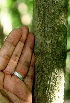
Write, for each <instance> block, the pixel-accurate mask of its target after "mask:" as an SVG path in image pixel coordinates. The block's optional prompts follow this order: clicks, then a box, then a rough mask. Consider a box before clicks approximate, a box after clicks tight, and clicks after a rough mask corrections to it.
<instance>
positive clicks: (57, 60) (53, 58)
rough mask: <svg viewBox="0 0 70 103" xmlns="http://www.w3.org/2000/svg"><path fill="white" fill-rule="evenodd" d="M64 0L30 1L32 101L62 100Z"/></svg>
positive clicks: (61, 101) (66, 3)
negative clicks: (32, 64)
mask: <svg viewBox="0 0 70 103" xmlns="http://www.w3.org/2000/svg"><path fill="white" fill-rule="evenodd" d="M67 12H68V0H34V10H33V33H34V35H35V48H34V52H35V79H34V87H33V103H63V102H64V74H65V66H66V52H65V51H66V49H67V48H66V47H67V44H66V43H67Z"/></svg>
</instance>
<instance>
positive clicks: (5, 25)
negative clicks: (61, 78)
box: [0, 0, 70, 103]
mask: <svg viewBox="0 0 70 103" xmlns="http://www.w3.org/2000/svg"><path fill="white" fill-rule="evenodd" d="M32 15H33V0H0V48H1V46H2V45H3V43H4V40H5V38H6V37H7V35H8V34H9V32H10V31H11V30H12V29H14V28H16V27H19V26H21V25H23V24H24V25H27V26H28V27H29V31H31V26H32V17H33V16H32ZM67 20H68V35H67V48H68V49H69V48H70V0H69V6H68V18H67ZM65 81H66V82H65V99H70V52H69V53H68V54H67V59H66V74H65ZM69 103H70V102H69Z"/></svg>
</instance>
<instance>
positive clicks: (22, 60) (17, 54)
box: [0, 25, 35, 103]
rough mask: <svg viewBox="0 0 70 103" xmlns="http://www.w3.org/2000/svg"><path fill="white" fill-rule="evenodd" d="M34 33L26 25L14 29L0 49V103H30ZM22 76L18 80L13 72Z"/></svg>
mask: <svg viewBox="0 0 70 103" xmlns="http://www.w3.org/2000/svg"><path fill="white" fill-rule="evenodd" d="M33 48H34V35H33V34H32V33H29V30H28V27H27V26H24V25H23V26H21V27H19V28H16V29H14V30H13V31H12V32H11V33H10V34H9V36H8V37H7V39H6V40H5V43H4V45H3V46H2V48H1V49H0V103H32V85H33V78H34V64H35V56H34V53H33ZM15 70H16V71H17V72H18V73H19V74H20V75H22V76H23V81H22V80H20V79H19V78H18V77H17V76H16V75H15V74H13V73H14V71H15Z"/></svg>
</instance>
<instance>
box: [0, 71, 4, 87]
mask: <svg viewBox="0 0 70 103" xmlns="http://www.w3.org/2000/svg"><path fill="white" fill-rule="evenodd" d="M3 80H4V73H3V72H0V89H2V88H3Z"/></svg>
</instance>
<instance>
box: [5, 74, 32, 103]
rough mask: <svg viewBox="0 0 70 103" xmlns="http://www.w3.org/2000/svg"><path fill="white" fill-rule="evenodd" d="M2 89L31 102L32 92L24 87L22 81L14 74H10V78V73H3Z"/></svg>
mask: <svg viewBox="0 0 70 103" xmlns="http://www.w3.org/2000/svg"><path fill="white" fill-rule="evenodd" d="M4 89H6V90H8V91H10V92H12V93H13V94H15V95H16V96H17V97H19V98H20V99H22V100H24V101H26V102H28V103H32V102H31V101H32V93H31V92H30V90H29V89H28V88H27V87H26V85H25V84H24V82H23V81H21V80H20V79H18V78H17V77H16V76H12V78H11V75H7V74H5V79H4Z"/></svg>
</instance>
